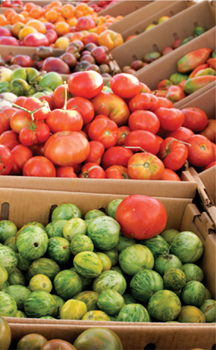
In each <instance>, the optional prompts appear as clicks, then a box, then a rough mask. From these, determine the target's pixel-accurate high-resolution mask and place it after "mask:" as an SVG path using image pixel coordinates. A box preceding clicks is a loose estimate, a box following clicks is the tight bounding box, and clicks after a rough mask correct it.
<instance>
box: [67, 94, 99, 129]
mask: <svg viewBox="0 0 216 350" xmlns="http://www.w3.org/2000/svg"><path fill="white" fill-rule="evenodd" d="M66 109H73V110H75V111H77V112H79V113H80V114H81V116H82V119H83V124H84V125H86V124H88V123H90V122H91V121H92V120H93V118H94V107H93V104H92V103H91V101H89V100H87V99H86V98H83V97H80V96H77V97H71V98H70V99H69V100H68V101H67V105H66Z"/></svg>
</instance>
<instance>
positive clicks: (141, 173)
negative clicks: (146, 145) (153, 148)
mask: <svg viewBox="0 0 216 350" xmlns="http://www.w3.org/2000/svg"><path fill="white" fill-rule="evenodd" d="M127 169H128V176H129V178H130V179H137V180H160V179H161V177H162V175H163V172H164V164H163V162H162V161H161V160H160V159H159V158H158V157H157V156H155V155H154V154H151V153H147V152H143V153H135V154H134V155H132V156H131V157H130V158H129V160H128V166H127Z"/></svg>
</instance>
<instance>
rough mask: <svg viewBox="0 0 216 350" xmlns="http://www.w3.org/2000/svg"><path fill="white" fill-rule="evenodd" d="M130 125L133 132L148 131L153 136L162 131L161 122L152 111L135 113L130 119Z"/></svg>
mask: <svg viewBox="0 0 216 350" xmlns="http://www.w3.org/2000/svg"><path fill="white" fill-rule="evenodd" d="M128 125H129V127H130V128H131V130H147V131H150V132H152V133H153V134H157V132H158V130H159V129H160V121H159V119H158V117H157V116H156V114H155V113H153V112H151V111H142V110H137V111H134V112H133V113H131V115H130V117H129V119H128Z"/></svg>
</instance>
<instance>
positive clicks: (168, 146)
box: [159, 137, 188, 171]
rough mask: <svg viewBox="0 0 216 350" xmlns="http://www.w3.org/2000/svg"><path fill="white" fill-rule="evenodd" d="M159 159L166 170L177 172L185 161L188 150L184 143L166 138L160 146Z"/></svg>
mask: <svg viewBox="0 0 216 350" xmlns="http://www.w3.org/2000/svg"><path fill="white" fill-rule="evenodd" d="M159 157H160V159H161V160H162V161H163V163H164V165H165V167H166V168H168V169H171V170H174V171H175V170H179V169H180V168H181V167H182V166H183V165H184V164H185V162H186V160H187V157H188V149H187V146H186V145H185V144H184V143H182V142H179V141H178V140H175V139H174V138H172V137H167V138H166V139H165V140H164V141H163V142H161V144H160V150H159Z"/></svg>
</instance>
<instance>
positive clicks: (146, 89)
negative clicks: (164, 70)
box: [140, 81, 151, 93]
mask: <svg viewBox="0 0 216 350" xmlns="http://www.w3.org/2000/svg"><path fill="white" fill-rule="evenodd" d="M140 87H141V91H140V92H150V93H151V89H150V88H149V87H148V85H146V84H145V83H142V82H141V81H140Z"/></svg>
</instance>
